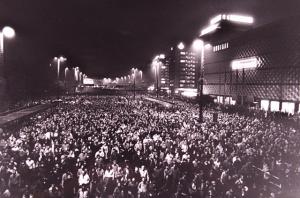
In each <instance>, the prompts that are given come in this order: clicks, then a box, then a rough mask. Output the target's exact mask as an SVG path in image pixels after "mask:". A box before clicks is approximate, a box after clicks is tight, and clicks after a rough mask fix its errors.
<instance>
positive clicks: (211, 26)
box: [201, 24, 219, 36]
mask: <svg viewBox="0 0 300 198" xmlns="http://www.w3.org/2000/svg"><path fill="white" fill-rule="evenodd" d="M217 28H219V24H213V25H210V26H208V27H206V28H204V29H203V30H201V36H202V35H205V34H208V33H210V32H213V31H215V30H216V29H217Z"/></svg>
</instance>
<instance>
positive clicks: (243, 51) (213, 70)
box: [204, 21, 300, 101]
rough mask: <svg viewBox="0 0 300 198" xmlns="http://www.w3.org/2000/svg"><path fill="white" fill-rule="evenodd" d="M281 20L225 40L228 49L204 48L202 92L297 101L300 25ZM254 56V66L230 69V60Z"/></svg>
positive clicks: (299, 67)
mask: <svg viewBox="0 0 300 198" xmlns="http://www.w3.org/2000/svg"><path fill="white" fill-rule="evenodd" d="M293 24H294V23H293V22H290V23H284V21H281V22H278V23H275V24H270V25H267V26H264V27H261V28H257V29H253V30H250V31H248V32H246V33H243V34H242V35H240V36H239V37H237V38H235V39H233V40H229V41H227V42H228V43H229V48H228V49H225V50H220V51H217V52H213V50H212V49H210V50H206V51H205V60H204V76H205V80H204V93H205V94H211V95H228V96H234V97H236V96H248V97H252V98H253V97H255V98H259V99H272V100H286V101H299V100H300V28H299V27H294V25H293ZM251 57H256V58H257V60H258V65H257V67H256V68H251V69H241V70H232V68H231V62H232V61H233V60H237V59H244V58H251Z"/></svg>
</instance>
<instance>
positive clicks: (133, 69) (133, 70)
mask: <svg viewBox="0 0 300 198" xmlns="http://www.w3.org/2000/svg"><path fill="white" fill-rule="evenodd" d="M136 70H137V69H135V68H132V69H131V71H132V72H133V73H132V75H133V99H134V100H135V72H136Z"/></svg>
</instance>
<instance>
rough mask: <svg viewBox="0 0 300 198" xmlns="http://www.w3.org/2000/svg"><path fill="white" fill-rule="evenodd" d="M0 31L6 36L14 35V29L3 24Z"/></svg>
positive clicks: (11, 36)
mask: <svg viewBox="0 0 300 198" xmlns="http://www.w3.org/2000/svg"><path fill="white" fill-rule="evenodd" d="M2 31H3V34H4V36H5V37H7V38H13V37H14V36H15V30H14V29H13V28H11V27H9V26H5V27H4V28H3V30H2Z"/></svg>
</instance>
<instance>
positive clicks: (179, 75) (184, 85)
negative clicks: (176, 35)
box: [162, 47, 199, 93]
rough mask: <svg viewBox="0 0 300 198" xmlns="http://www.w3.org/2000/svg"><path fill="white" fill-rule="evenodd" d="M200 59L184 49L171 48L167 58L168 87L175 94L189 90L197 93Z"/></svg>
mask: <svg viewBox="0 0 300 198" xmlns="http://www.w3.org/2000/svg"><path fill="white" fill-rule="evenodd" d="M198 59H199V58H198V57H197V56H196V53H195V52H193V51H191V50H188V49H185V48H184V47H180V48H179V47H173V48H171V50H170V52H169V54H168V55H167V56H166V62H167V64H166V65H167V66H168V69H166V71H168V82H169V84H168V86H169V89H170V90H171V91H172V92H173V93H174V92H178V91H184V90H189V89H194V90H195V91H196V88H197V82H196V79H197V67H198V62H199V61H198ZM162 74H163V73H162ZM162 78H163V75H162ZM166 79H167V78H166Z"/></svg>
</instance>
